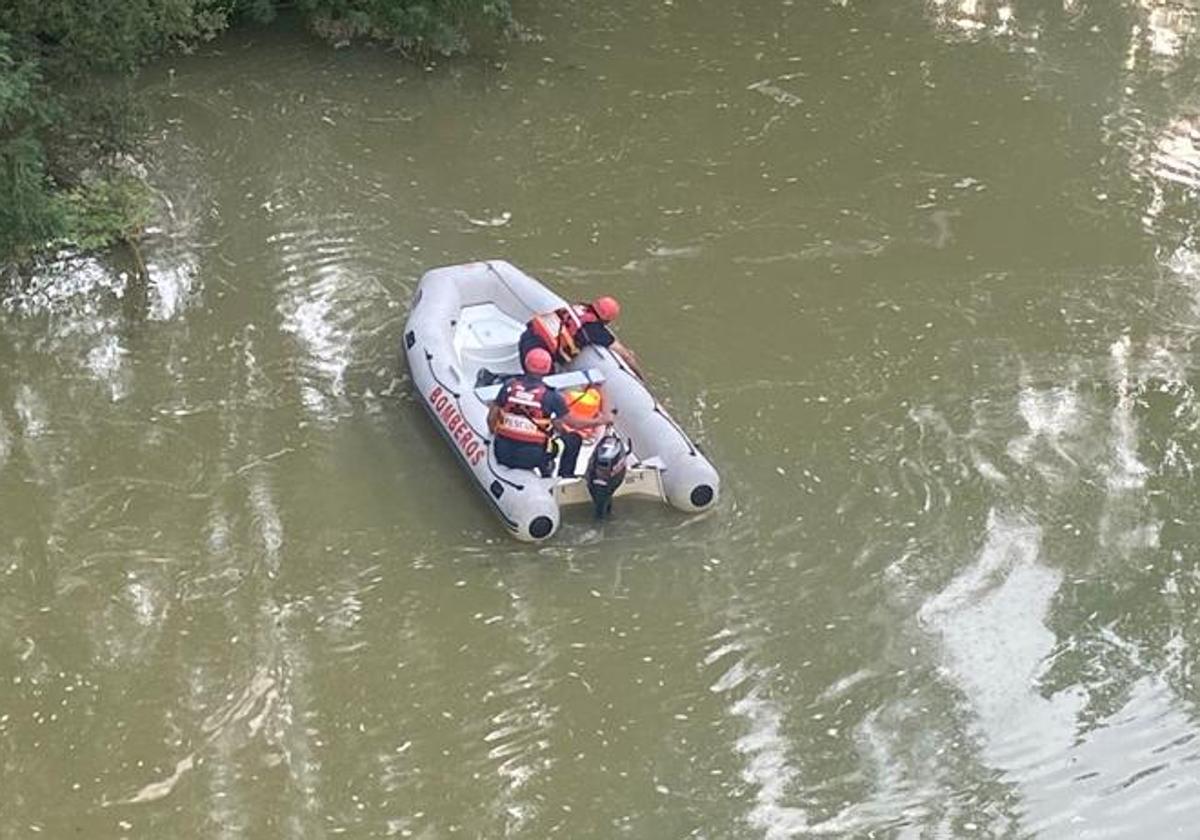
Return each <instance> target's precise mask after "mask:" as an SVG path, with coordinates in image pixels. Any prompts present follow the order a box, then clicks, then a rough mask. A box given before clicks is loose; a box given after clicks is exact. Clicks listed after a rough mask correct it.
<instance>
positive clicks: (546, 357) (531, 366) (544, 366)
mask: <svg viewBox="0 0 1200 840" xmlns="http://www.w3.org/2000/svg"><path fill="white" fill-rule="evenodd" d="M553 367H554V360H553V359H551V358H550V354H549V353H547V352H546V351H545V350H543V349H542V348H541V347H534V348H533V349H532V350H530V351H529V352H528V353H526V354H525V372H526V373H533V374H536V375H538V376H543V375H545V374H547V373H549V372H550V369H551V368H553Z"/></svg>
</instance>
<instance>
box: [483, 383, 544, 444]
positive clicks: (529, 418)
mask: <svg viewBox="0 0 1200 840" xmlns="http://www.w3.org/2000/svg"><path fill="white" fill-rule="evenodd" d="M548 390H549V389H548V388H547V387H546V386H545V385H542V384H541V383H539V384H537V385H534V386H532V387H531V386H529V385H528V384H527V383H525V382H524V381H522V380H520V379H512V380H509V383H508V388H507V393H506V394H505V397H504V402H501V403H497V404H496V405H498V406H499V407H500V421H499V422H498V423H497V424H496V434H498V435H500V436H501V437H506V438H508V439H509V440H515V441H520V442H521V443H536V444H538V445H539V446H545V445H546V443H547V442H548V441H549V440H550V417H549V415H548V414H546V410H545V409H544V408H542V397H544V396H545V395H546V391H548Z"/></svg>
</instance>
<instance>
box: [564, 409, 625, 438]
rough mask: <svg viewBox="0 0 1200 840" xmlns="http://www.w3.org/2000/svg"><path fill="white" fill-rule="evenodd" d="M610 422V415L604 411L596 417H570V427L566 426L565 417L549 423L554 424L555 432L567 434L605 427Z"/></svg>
mask: <svg viewBox="0 0 1200 840" xmlns="http://www.w3.org/2000/svg"><path fill="white" fill-rule="evenodd" d="M612 421H613V416H612V414H611V413H609V412H607V411H605V412H602V413H601V414H600V416H598V417H572V418H571V425H570V426H568V425H567V423H566V418H565V417H555V418H554V419H553V420H551V421H550V422H552V423H553V424H554V428H555V430H556V431H558V432H561V433H563V434H567V433H569V432H573V431H576V430H578V429H594V428H596V427H597V426H607V425H608V424H609V423H611V422H612Z"/></svg>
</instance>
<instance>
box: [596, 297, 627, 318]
mask: <svg viewBox="0 0 1200 840" xmlns="http://www.w3.org/2000/svg"><path fill="white" fill-rule="evenodd" d="M592 311H593V312H595V313H596V317H598V318H599V319H600V320H601V321H604V322H606V323H607V322H608V321H615V320H617V316H618V315H620V314H621V304H619V303H617V299H616V298H614V297H609V296H608V295H604V296H603V297H598V298H596V299H595V300H594V301H592Z"/></svg>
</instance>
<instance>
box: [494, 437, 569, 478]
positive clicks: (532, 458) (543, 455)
mask: <svg viewBox="0 0 1200 840" xmlns="http://www.w3.org/2000/svg"><path fill="white" fill-rule="evenodd" d="M557 437H558V440H560V441H562V457H560V458H559V459H558V474H559V476H562V477H569V476H573V475H575V462H576V461H578V460H579V448H580V447H581V446H583V438H582V437H580V436H579V435H577V434H575V433H574V432H568V433H566V434H562V435H558V436H557ZM492 441H493V442H492V447H493V449H494V451H495V453H496V460H497V461H499V462H500V463H501V464H504V466H506V467H512V468H513V469H517V470H537V471H538V472H540V473H541V474H542V476H543V477H546V476H549V475H550V474H551V473H552V472H553V471H554V453H553V452H551V451H549V450H547V449H546V448H545V447H543V446H540V445H538V444H536V443H524V442H522V441H519V440H510V439H509V438H506V437H501V436H500V435H496V437H495V438H493V439H492Z"/></svg>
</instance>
